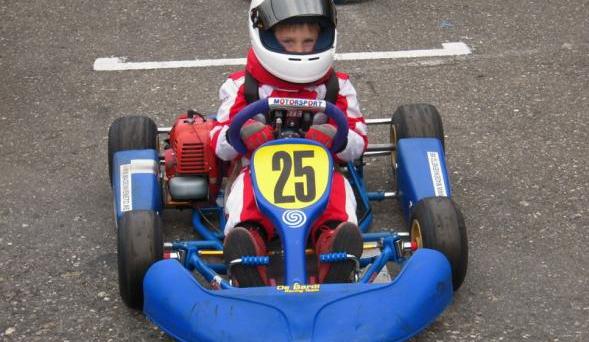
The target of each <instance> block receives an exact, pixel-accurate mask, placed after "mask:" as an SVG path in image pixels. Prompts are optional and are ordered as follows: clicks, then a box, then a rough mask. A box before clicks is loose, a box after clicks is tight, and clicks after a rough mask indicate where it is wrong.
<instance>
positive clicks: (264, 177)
mask: <svg viewBox="0 0 589 342" xmlns="http://www.w3.org/2000/svg"><path fill="white" fill-rule="evenodd" d="M330 165H331V163H330V157H329V155H328V152H327V151H326V150H325V149H324V148H323V147H320V146H317V145H311V144H278V145H266V146H262V147H261V148H259V149H258V150H257V151H256V152H255V153H254V156H253V159H252V167H253V168H254V171H255V182H256V183H257V187H258V189H259V192H260V193H259V195H262V196H263V197H264V198H265V199H266V200H267V201H268V202H270V203H271V204H273V205H275V206H277V207H279V208H282V209H303V208H306V207H308V206H311V205H313V204H314V203H316V202H317V201H318V200H319V199H320V198H321V196H322V195H323V194H324V192H325V191H326V190H327V186H328V182H329V174H330V172H331V170H330Z"/></svg>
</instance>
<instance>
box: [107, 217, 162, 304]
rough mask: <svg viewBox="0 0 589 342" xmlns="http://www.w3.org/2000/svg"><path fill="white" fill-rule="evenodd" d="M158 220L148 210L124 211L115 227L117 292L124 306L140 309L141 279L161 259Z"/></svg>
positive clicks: (160, 230)
mask: <svg viewBox="0 0 589 342" xmlns="http://www.w3.org/2000/svg"><path fill="white" fill-rule="evenodd" d="M161 226H162V224H161V218H160V216H159V215H158V214H157V213H156V212H155V211H151V210H136V211H128V212H125V213H124V214H123V216H122V217H121V219H120V221H119V224H118V235H117V259H118V268H119V291H120V293H121V298H122V299H123V302H125V304H126V305H127V306H128V307H130V308H133V309H138V310H141V309H142V308H143V277H144V276H145V273H146V272H147V269H148V268H149V267H150V266H151V265H152V264H153V263H154V262H156V261H158V260H161V259H162V257H163V253H164V252H163V238H162V228H161Z"/></svg>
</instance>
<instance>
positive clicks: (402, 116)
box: [390, 103, 445, 190]
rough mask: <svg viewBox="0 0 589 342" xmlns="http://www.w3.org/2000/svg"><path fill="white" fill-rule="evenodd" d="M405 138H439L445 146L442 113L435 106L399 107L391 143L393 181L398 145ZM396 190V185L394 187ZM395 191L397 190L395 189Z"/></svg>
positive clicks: (393, 123) (393, 120) (392, 128)
mask: <svg viewBox="0 0 589 342" xmlns="http://www.w3.org/2000/svg"><path fill="white" fill-rule="evenodd" d="M403 138H438V139H439V140H440V142H441V143H442V147H443V148H444V149H445V146H444V127H443V126H442V118H441V117H440V113H439V112H438V110H437V109H436V107H434V106H433V105H430V104H427V103H412V104H406V105H401V106H399V107H397V109H396V110H395V112H394V113H393V116H392V118H391V125H390V143H391V144H392V145H393V146H394V147H393V151H392V152H391V164H392V169H393V179H394V180H395V184H396V179H397V143H398V142H399V139H403ZM393 188H396V185H395V186H393ZM393 190H395V189H393Z"/></svg>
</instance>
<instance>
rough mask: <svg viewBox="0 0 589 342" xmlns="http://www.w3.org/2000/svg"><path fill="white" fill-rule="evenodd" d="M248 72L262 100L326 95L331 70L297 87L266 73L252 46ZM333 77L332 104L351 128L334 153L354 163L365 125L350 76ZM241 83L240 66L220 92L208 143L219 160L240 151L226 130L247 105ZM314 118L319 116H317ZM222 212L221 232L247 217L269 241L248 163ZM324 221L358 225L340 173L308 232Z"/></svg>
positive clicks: (271, 231) (364, 142) (269, 228)
mask: <svg viewBox="0 0 589 342" xmlns="http://www.w3.org/2000/svg"><path fill="white" fill-rule="evenodd" d="M246 70H247V71H248V72H249V73H250V74H251V75H252V76H253V77H254V78H255V79H256V80H257V81H258V87H259V88H258V93H259V97H260V99H263V98H267V97H289V98H301V99H316V100H323V99H325V94H326V90H327V87H326V82H327V80H328V76H329V73H328V75H327V77H324V78H323V79H321V80H319V81H317V82H315V83H313V84H304V85H301V84H293V83H289V82H285V81H283V80H281V79H278V78H276V77H275V76H273V75H272V74H270V73H269V72H268V71H266V69H264V67H263V66H262V65H261V64H260V63H259V61H258V59H257V57H256V55H255V53H254V52H253V50H250V52H249V54H248V58H247V64H246ZM336 76H337V79H338V81H339V93H338V96H337V100H336V103H335V105H336V106H337V107H338V108H339V109H340V110H341V111H342V112H344V113H345V114H346V116H347V118H348V125H349V129H350V130H349V133H348V143H347V145H346V147H345V149H344V150H342V151H341V152H339V153H338V154H337V155H336V158H337V159H339V160H341V161H352V160H354V159H357V158H359V157H360V156H361V155H362V153H364V150H365V149H366V145H367V143H368V140H367V137H366V134H367V127H366V123H365V121H364V118H363V116H362V113H360V107H359V105H358V100H357V98H356V90H355V89H354V87H353V86H352V83H351V82H350V80H349V79H348V75H346V74H344V73H339V72H338V73H336ZM244 83H245V70H242V71H239V72H236V73H234V74H232V75H230V76H229V78H228V79H227V80H226V81H225V83H223V85H222V86H221V89H220V90H219V97H220V100H221V106H220V107H219V110H218V112H217V125H216V126H215V127H214V128H213V130H212V131H211V133H210V134H211V144H212V147H213V148H214V150H215V153H216V154H217V156H218V157H219V158H221V159H222V160H226V161H231V160H233V159H235V158H238V157H240V154H239V153H238V152H237V151H236V150H235V149H234V148H233V147H232V146H231V145H230V144H229V143H228V142H227V138H226V132H227V129H228V128H229V124H230V123H231V119H232V118H233V117H234V116H235V115H236V114H237V113H239V111H241V110H242V109H243V108H244V107H245V106H247V104H248V103H247V101H246V98H245V86H244ZM316 117H318V116H317V115H316ZM323 117H324V121H323V122H316V121H315V120H314V123H325V122H326V120H327V118H326V117H325V115H323ZM319 120H320V119H319ZM244 159H245V158H244ZM248 163H249V161H247V160H242V164H243V165H247V164H248ZM225 214H226V215H227V224H226V225H225V234H227V232H228V231H229V230H230V229H231V228H233V227H235V226H236V225H237V224H238V223H240V222H245V221H250V222H257V223H259V224H261V225H262V226H263V227H264V229H265V230H266V233H267V236H268V239H271V238H272V237H273V236H274V228H273V225H272V223H271V222H270V220H269V219H267V218H266V217H264V216H263V215H262V214H261V213H260V211H259V209H258V207H257V205H256V201H255V199H254V194H253V187H252V182H251V178H250V170H249V167H247V166H246V167H244V168H243V169H242V170H241V172H240V174H239V176H237V178H236V179H235V181H234V182H233V184H232V186H231V191H230V193H229V195H228V198H227V201H226V204H225ZM328 221H340V222H343V221H348V222H353V223H355V224H357V223H358V222H357V221H358V219H357V217H356V199H355V197H354V193H353V190H352V188H351V186H350V184H349V183H348V181H347V180H346V179H345V178H344V177H343V176H342V175H341V174H340V173H338V172H335V173H334V177H333V180H332V186H331V193H330V196H329V200H328V204H327V208H326V209H325V211H324V212H323V214H322V215H321V217H320V218H319V219H318V220H317V221H316V222H315V224H314V225H313V227H312V235H311V236H314V234H313V231H314V230H315V229H317V228H318V227H320V226H321V225H323V224H324V223H325V222H328Z"/></svg>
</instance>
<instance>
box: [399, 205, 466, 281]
mask: <svg viewBox="0 0 589 342" xmlns="http://www.w3.org/2000/svg"><path fill="white" fill-rule="evenodd" d="M410 236H411V242H415V243H416V244H417V248H431V249H435V250H437V251H440V252H442V253H443V254H444V255H445V256H446V258H447V259H448V261H449V262H450V266H451V267H452V284H453V287H454V291H456V290H458V288H460V286H461V285H462V283H463V282H464V278H465V276H466V269H467V265H468V241H467V238H466V225H465V224H464V217H463V216H462V213H461V212H460V210H459V209H458V207H456V204H454V201H452V200H451V199H450V198H447V197H429V198H425V199H423V200H421V201H420V202H419V203H417V205H416V206H415V207H414V208H413V213H412V215H411V226H410Z"/></svg>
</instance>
